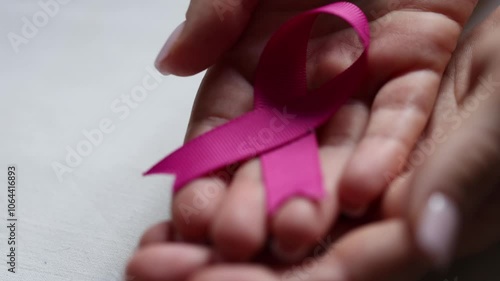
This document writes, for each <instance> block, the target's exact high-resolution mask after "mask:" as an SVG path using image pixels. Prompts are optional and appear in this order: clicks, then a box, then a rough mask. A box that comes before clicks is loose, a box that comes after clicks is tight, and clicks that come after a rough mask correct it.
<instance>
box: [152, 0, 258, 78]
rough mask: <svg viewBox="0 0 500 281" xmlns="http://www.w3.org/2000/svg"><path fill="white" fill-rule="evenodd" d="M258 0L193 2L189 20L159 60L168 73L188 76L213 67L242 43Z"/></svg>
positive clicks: (174, 34)
mask: <svg viewBox="0 0 500 281" xmlns="http://www.w3.org/2000/svg"><path fill="white" fill-rule="evenodd" d="M257 1H258V0H191V3H190V5H189V8H188V11H187V13H186V20H185V21H184V22H183V23H181V24H180V25H179V26H178V27H177V28H176V29H175V30H174V32H173V33H172V35H170V37H169V38H168V40H167V42H166V43H165V45H164V46H163V48H162V49H161V51H160V54H159V55H158V58H157V59H156V62H155V65H156V68H158V70H159V71H160V72H161V73H163V74H165V75H168V74H175V75H180V76H187V75H193V74H196V73H198V72H200V71H202V70H204V69H206V68H208V67H209V66H211V65H212V64H214V63H215V62H216V61H217V59H218V58H219V57H220V56H221V55H222V54H223V53H224V52H226V51H227V50H228V49H229V48H231V46H232V45H233V44H234V43H235V42H236V40H238V38H239V36H240V35H241V33H242V32H243V30H244V29H245V28H246V26H247V23H248V21H249V20H250V17H251V14H252V12H253V9H254V8H255V6H256V4H257Z"/></svg>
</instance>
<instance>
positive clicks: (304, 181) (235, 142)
mask: <svg viewBox="0 0 500 281" xmlns="http://www.w3.org/2000/svg"><path fill="white" fill-rule="evenodd" d="M321 13H326V14H331V15H335V16H338V17H340V18H342V19H344V20H345V21H346V22H348V23H349V24H350V25H351V26H352V27H353V28H354V30H355V31H356V32H357V34H358V36H359V38H360V39H361V42H362V44H363V47H364V51H363V53H362V54H361V56H360V57H359V58H358V59H357V60H356V61H355V62H354V63H353V64H352V65H351V66H350V67H349V68H348V69H346V70H345V71H344V72H342V73H341V74H339V75H338V76H337V77H335V78H333V79H332V80H330V81H329V82H327V83H326V84H324V85H323V86H322V87H320V88H319V89H317V90H314V91H313V92H312V93H309V94H308V93H307V79H306V70H305V69H306V59H307V58H306V54H307V44H308V41H309V36H310V31H311V29H312V27H313V24H314V21H315V19H316V17H317V16H318V15H319V14H321ZM369 43H370V38H369V26H368V22H367V19H366V17H365V16H364V14H363V12H362V11H361V10H360V9H359V8H357V7H356V6H355V5H354V4H351V3H348V2H337V3H333V4H329V5H326V6H323V7H319V8H316V9H313V10H310V11H307V12H305V13H302V14H300V15H298V16H296V17H294V18H292V19H291V20H289V21H288V22H287V23H285V24H284V25H283V26H281V27H280V29H279V30H278V31H277V32H276V33H275V34H274V35H273V36H272V37H271V39H270V40H269V42H268V43H267V45H266V47H265V48H264V51H263V53H262V55H261V58H260V61H259V65H258V66H257V70H256V75H255V83H254V95H255V101H254V110H253V111H251V112H248V113H246V114H244V115H243V116H241V117H239V118H236V119H234V120H232V121H230V122H228V123H226V124H224V125H222V126H220V127H218V128H215V129H214V130H212V131H210V132H208V133H206V134H204V135H202V136H200V137H198V138H196V139H194V140H192V141H190V142H188V143H186V144H185V145H184V146H183V147H181V148H180V149H178V150H177V151H175V152H174V153H172V154H171V155H169V156H167V157H166V158H164V159H163V160H161V161H160V162H159V163H158V164H156V165H155V166H154V167H152V168H151V169H150V170H149V171H148V172H146V174H155V173H174V174H176V181H175V184H174V192H177V191H178V190H180V189H181V188H182V187H183V186H184V185H185V184H186V183H188V182H189V181H191V180H193V179H195V178H197V177H200V176H203V175H206V174H208V173H210V172H213V171H215V170H217V169H220V168H222V167H224V166H226V165H229V164H233V163H236V162H240V161H243V160H247V159H249V158H252V157H255V156H259V157H260V160H261V163H262V169H263V175H264V182H265V186H266V196H267V209H268V212H269V213H273V212H274V211H275V210H276V208H277V207H278V206H279V205H280V204H282V203H283V202H285V201H286V200H287V199H289V198H290V197H292V196H305V197H308V198H311V199H320V198H321V197H322V196H324V189H323V182H322V176H321V172H320V171H321V170H320V166H319V157H318V145H317V141H316V137H315V134H314V129H315V128H317V127H318V126H320V125H321V124H323V123H324V122H325V121H326V120H328V119H329V118H331V116H332V115H333V114H334V113H335V112H336V111H337V110H338V109H339V108H340V106H342V105H343V104H344V103H345V102H346V101H347V100H348V98H349V97H350V96H351V95H352V94H353V93H354V92H355V91H356V90H357V89H358V88H359V85H360V84H361V82H362V79H363V77H364V73H365V70H366V56H367V50H368V47H369Z"/></svg>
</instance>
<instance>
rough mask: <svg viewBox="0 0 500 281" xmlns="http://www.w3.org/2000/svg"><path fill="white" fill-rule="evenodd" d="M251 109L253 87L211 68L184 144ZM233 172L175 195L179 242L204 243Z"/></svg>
mask: <svg viewBox="0 0 500 281" xmlns="http://www.w3.org/2000/svg"><path fill="white" fill-rule="evenodd" d="M251 106H252V88H251V86H250V85H249V84H248V82H247V81H246V80H245V79H244V78H242V77H241V76H240V75H239V74H238V73H237V72H236V71H235V70H233V69H232V68H230V67H228V66H224V65H219V66H216V67H213V68H212V69H210V70H209V71H208V72H207V75H206V77H205V78H204V80H203V82H202V85H201V87H200V90H199V92H198V95H197V97H196V100H195V104H194V107H193V111H192V113H191V120H190V122H189V126H188V129H187V133H186V141H189V140H190V139H193V138H195V137H197V136H199V135H202V134H204V133H205V132H208V131H210V130H212V129H213V128H215V127H218V126H220V125H222V124H224V123H225V122H228V121H229V120H231V119H234V118H236V117H237V116H239V115H241V114H243V113H244V112H246V111H248V110H250V108H251ZM235 169H236V167H233V166H228V167H224V168H223V169H222V170H220V171H217V172H216V173H215V174H214V175H213V176H212V177H202V178H199V179H196V180H194V181H192V182H191V183H189V184H188V185H187V186H185V187H184V188H183V189H182V190H181V191H179V192H178V193H177V194H176V196H174V198H173V203H172V220H173V222H174V225H175V227H176V229H177V231H178V232H179V234H180V236H181V237H182V239H184V240H186V241H192V242H205V241H206V240H207V238H208V231H209V226H210V225H211V224H212V222H213V218H214V217H215V213H216V211H217V208H218V207H219V206H220V202H222V199H223V198H224V196H225V189H226V188H227V181H229V180H230V178H231V177H232V176H233V174H234V172H235Z"/></svg>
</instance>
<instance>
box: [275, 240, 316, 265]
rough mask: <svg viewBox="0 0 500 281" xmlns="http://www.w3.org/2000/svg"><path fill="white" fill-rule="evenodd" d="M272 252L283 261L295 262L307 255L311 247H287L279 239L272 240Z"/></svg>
mask: <svg viewBox="0 0 500 281" xmlns="http://www.w3.org/2000/svg"><path fill="white" fill-rule="evenodd" d="M270 247H271V253H272V254H273V255H274V257H276V258H277V259H279V260H280V261H282V262H286V263H295V262H299V261H300V260H302V259H303V258H305V257H306V255H307V252H308V251H309V248H307V247H302V248H300V247H299V248H296V249H293V250H288V249H285V248H284V247H282V246H281V245H280V243H279V242H277V241H272V242H271V246H270Z"/></svg>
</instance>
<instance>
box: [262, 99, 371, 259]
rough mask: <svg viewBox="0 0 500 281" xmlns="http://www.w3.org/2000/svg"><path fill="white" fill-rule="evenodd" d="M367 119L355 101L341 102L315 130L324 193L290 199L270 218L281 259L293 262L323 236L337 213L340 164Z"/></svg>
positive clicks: (343, 161) (274, 246) (346, 156)
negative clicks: (315, 198)
mask: <svg viewBox="0 0 500 281" xmlns="http://www.w3.org/2000/svg"><path fill="white" fill-rule="evenodd" d="M367 119H368V108H367V106H366V105H365V104H364V103H362V102H359V101H355V102H354V101H353V102H350V103H348V104H346V105H344V106H343V107H342V108H341V109H340V110H339V112H338V113H337V114H336V115H335V116H334V117H333V119H332V120H330V121H328V122H327V124H326V125H325V126H323V127H322V128H321V130H320V132H318V142H319V145H320V148H319V154H320V161H321V170H322V174H323V182H324V185H325V190H326V192H327V195H326V196H325V198H323V199H322V200H320V201H318V202H316V204H315V202H311V201H310V200H307V199H304V198H292V199H291V200H289V201H288V202H286V203H285V204H284V205H283V206H282V207H281V208H280V209H279V210H278V211H277V212H276V213H275V214H274V216H273V217H272V219H271V229H270V231H271V233H272V235H273V243H272V247H271V248H272V250H273V252H274V254H275V256H276V257H280V258H281V260H282V261H289V262H297V261H299V260H301V259H303V258H305V257H306V256H307V254H308V253H309V252H310V251H311V250H312V249H313V248H314V247H313V246H314V245H315V244H316V243H317V240H318V239H319V238H320V237H323V236H325V235H326V233H327V231H328V230H329V229H330V228H331V226H332V224H333V223H334V221H335V218H336V217H337V215H338V200H337V186H338V180H339V178H340V175H341V172H342V169H343V166H344V164H345V163H346V162H347V159H348V158H349V156H350V155H351V153H352V151H353V150H354V147H355V145H356V143H357V142H358V140H359V139H360V137H361V135H362V133H363V131H364V129H365V125H366V121H367Z"/></svg>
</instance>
